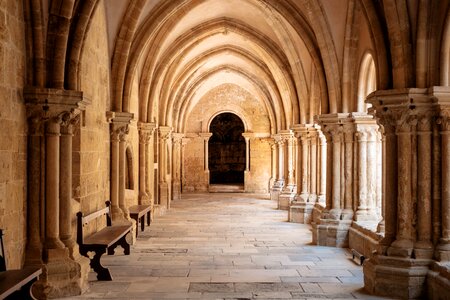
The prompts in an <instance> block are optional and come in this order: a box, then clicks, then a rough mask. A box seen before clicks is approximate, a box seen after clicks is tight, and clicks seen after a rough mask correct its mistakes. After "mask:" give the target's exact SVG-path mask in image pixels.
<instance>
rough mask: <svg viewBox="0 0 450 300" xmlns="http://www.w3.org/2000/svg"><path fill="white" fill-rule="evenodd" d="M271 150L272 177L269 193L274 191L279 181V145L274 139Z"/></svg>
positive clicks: (270, 141) (271, 142) (271, 140)
mask: <svg viewBox="0 0 450 300" xmlns="http://www.w3.org/2000/svg"><path fill="white" fill-rule="evenodd" d="M269 144H270V150H271V153H270V154H271V169H270V170H271V172H270V173H271V177H270V181H269V191H270V190H272V189H273V187H274V185H275V183H276V181H277V144H276V143H275V140H274V139H273V138H270V140H269Z"/></svg>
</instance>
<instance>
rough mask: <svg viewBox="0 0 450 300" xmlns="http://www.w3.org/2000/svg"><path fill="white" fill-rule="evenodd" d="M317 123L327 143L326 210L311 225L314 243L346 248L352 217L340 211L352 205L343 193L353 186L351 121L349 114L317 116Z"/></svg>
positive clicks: (350, 200) (346, 212) (349, 196)
mask: <svg viewBox="0 0 450 300" xmlns="http://www.w3.org/2000/svg"><path fill="white" fill-rule="evenodd" d="M317 121H318V122H319V124H320V127H321V129H322V131H323V134H324V135H325V137H326V139H327V160H326V163H327V175H326V180H327V190H326V207H325V209H324V210H323V211H322V212H321V215H320V220H318V221H317V222H315V223H314V224H313V241H314V242H315V243H317V244H318V245H324V246H336V247H348V230H349V228H350V225H351V223H352V215H351V214H350V212H349V211H345V210H344V211H343V209H344V208H346V206H345V205H347V208H348V206H349V205H350V204H351V203H352V202H353V201H352V199H351V196H352V195H351V193H348V194H347V195H346V192H345V190H346V187H347V189H348V188H349V187H351V186H352V185H353V176H352V172H351V170H352V169H353V168H352V165H353V162H347V160H352V159H353V155H352V149H351V145H352V135H351V132H352V131H351V130H349V128H348V127H349V126H350V124H351V119H350V118H349V114H330V115H320V116H317ZM345 133H347V139H346V138H345V137H346V136H345ZM346 172H347V173H346ZM349 172H350V173H349ZM346 175H347V176H346ZM346 196H347V197H348V198H347V199H346V198H345V197H346ZM349 198H350V199H349ZM345 200H347V201H345ZM343 212H344V213H343Z"/></svg>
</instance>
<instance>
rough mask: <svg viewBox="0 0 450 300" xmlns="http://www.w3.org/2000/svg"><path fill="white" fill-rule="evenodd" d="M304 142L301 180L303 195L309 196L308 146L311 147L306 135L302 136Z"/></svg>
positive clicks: (302, 142)
mask: <svg viewBox="0 0 450 300" xmlns="http://www.w3.org/2000/svg"><path fill="white" fill-rule="evenodd" d="M301 144H302V169H301V170H302V181H301V187H302V189H301V195H303V196H302V197H305V198H306V197H308V194H309V190H308V176H309V174H308V150H309V149H308V148H309V138H308V137H307V136H306V134H305V135H304V136H302V138H301Z"/></svg>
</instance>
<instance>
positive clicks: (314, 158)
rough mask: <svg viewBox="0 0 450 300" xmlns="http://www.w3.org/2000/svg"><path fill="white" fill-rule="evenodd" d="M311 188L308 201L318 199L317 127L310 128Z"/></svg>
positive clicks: (312, 201)
mask: <svg viewBox="0 0 450 300" xmlns="http://www.w3.org/2000/svg"><path fill="white" fill-rule="evenodd" d="M309 134H310V147H311V151H310V170H309V171H310V172H309V173H310V189H309V191H310V192H309V198H308V202H310V203H315V202H316V201H317V131H316V128H311V130H310V133H309Z"/></svg>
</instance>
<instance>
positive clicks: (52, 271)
mask: <svg viewBox="0 0 450 300" xmlns="http://www.w3.org/2000/svg"><path fill="white" fill-rule="evenodd" d="M45 254H46V256H47V260H46V262H45V263H44V264H43V265H42V275H41V276H40V277H39V280H38V281H37V282H36V283H35V284H34V285H33V295H34V296H35V297H36V298H37V299H53V298H60V297H68V296H77V295H81V294H82V293H84V292H85V291H86V290H87V289H88V288H89V284H88V274H89V271H90V266H89V259H88V258H87V257H84V256H79V257H78V258H77V259H76V260H73V259H70V258H69V252H68V250H67V249H55V250H54V249H48V250H45Z"/></svg>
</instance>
